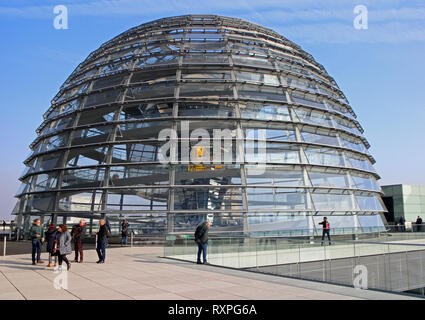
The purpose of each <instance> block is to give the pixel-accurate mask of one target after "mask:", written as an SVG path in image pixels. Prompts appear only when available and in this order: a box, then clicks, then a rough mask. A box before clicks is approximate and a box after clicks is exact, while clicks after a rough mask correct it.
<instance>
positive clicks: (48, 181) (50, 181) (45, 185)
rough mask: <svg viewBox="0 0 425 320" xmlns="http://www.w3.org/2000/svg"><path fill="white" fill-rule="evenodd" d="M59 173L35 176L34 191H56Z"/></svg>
mask: <svg viewBox="0 0 425 320" xmlns="http://www.w3.org/2000/svg"><path fill="white" fill-rule="evenodd" d="M57 178H58V173H57V172H51V173H49V174H39V175H36V176H34V179H36V180H35V184H34V191H47V190H53V189H56V186H57V182H58V179H57Z"/></svg>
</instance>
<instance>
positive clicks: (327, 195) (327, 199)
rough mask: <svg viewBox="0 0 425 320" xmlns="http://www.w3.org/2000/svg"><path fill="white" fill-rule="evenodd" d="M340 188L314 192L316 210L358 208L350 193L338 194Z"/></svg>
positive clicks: (312, 195)
mask: <svg viewBox="0 0 425 320" xmlns="http://www.w3.org/2000/svg"><path fill="white" fill-rule="evenodd" d="M338 192H343V191H340V190H319V189H316V190H314V191H313V192H312V194H311V197H312V199H313V203H314V207H315V209H316V210H330V209H332V210H358V209H359V208H358V206H357V204H356V203H355V202H354V200H353V197H352V195H350V194H338Z"/></svg>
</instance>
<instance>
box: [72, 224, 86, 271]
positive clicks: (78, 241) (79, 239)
mask: <svg viewBox="0 0 425 320" xmlns="http://www.w3.org/2000/svg"><path fill="white" fill-rule="evenodd" d="M86 230H87V227H86V221H85V220H84V219H81V220H80V223H79V224H77V225H75V226H74V227H73V228H72V234H71V235H72V239H74V249H75V258H74V261H73V262H79V263H83V260H84V254H83V239H84V237H85V235H86ZM78 254H80V261H78Z"/></svg>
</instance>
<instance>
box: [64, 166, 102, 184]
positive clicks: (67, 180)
mask: <svg viewBox="0 0 425 320" xmlns="http://www.w3.org/2000/svg"><path fill="white" fill-rule="evenodd" d="M104 177H105V168H84V169H76V170H65V171H64V174H63V181H62V188H91V187H101V186H102V183H103V180H104Z"/></svg>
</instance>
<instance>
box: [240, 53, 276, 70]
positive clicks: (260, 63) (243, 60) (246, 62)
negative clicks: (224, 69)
mask: <svg viewBox="0 0 425 320" xmlns="http://www.w3.org/2000/svg"><path fill="white" fill-rule="evenodd" d="M232 58H233V63H234V64H235V65H242V66H253V67H260V68H268V69H274V67H273V64H272V63H271V62H270V61H269V60H267V58H266V57H264V58H262V57H252V56H247V55H232Z"/></svg>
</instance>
